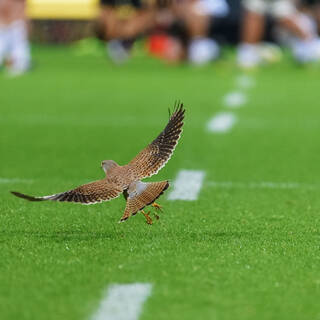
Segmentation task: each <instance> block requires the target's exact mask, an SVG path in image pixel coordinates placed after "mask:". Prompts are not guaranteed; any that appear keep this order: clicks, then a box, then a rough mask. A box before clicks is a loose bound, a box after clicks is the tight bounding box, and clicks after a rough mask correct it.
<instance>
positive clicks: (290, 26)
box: [279, 17, 312, 40]
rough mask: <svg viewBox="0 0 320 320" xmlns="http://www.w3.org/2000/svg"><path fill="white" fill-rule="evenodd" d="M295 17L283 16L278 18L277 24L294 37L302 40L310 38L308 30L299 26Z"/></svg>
mask: <svg viewBox="0 0 320 320" xmlns="http://www.w3.org/2000/svg"><path fill="white" fill-rule="evenodd" d="M296 21H297V19H295V17H285V18H281V19H279V24H280V25H281V26H282V27H283V28H285V29H287V30H288V31H290V32H291V33H292V34H294V35H295V36H296V37H298V38H300V39H302V40H309V39H311V38H312V34H310V32H308V30H304V29H303V28H301V27H300V25H299V24H298V23H297V22H296Z"/></svg>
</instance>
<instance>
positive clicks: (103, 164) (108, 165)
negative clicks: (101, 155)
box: [101, 160, 118, 173]
mask: <svg viewBox="0 0 320 320" xmlns="http://www.w3.org/2000/svg"><path fill="white" fill-rule="evenodd" d="M117 166H118V164H117V163H116V162H115V161H113V160H103V161H102V162H101V168H102V169H103V171H104V172H105V173H107V171H108V170H109V169H111V168H113V167H117Z"/></svg>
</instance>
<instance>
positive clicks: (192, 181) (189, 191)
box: [168, 170, 205, 201]
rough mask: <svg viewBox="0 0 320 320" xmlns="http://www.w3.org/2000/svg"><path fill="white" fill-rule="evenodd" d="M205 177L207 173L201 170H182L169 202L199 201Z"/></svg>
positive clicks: (169, 196) (170, 194) (175, 181)
mask: <svg viewBox="0 0 320 320" xmlns="http://www.w3.org/2000/svg"><path fill="white" fill-rule="evenodd" d="M204 177H205V172H204V171H201V170H180V171H179V172H178V175H177V178H176V179H175V180H174V182H173V189H172V191H171V192H170V193H169V195H168V200H186V201H193V200H197V199H198V196H199V192H200V190H201V188H202V184H203V180H204Z"/></svg>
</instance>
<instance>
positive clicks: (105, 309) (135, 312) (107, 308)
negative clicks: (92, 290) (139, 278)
mask: <svg viewBox="0 0 320 320" xmlns="http://www.w3.org/2000/svg"><path fill="white" fill-rule="evenodd" d="M151 291H152V285H151V284H150V283H132V284H114V285H111V286H109V287H108V290H107V293H106V296H105V297H104V298H103V300H102V301H101V303H100V306H99V309H98V310H97V312H96V313H95V314H94V316H93V317H92V320H138V319H139V316H140V314H141V311H142V306H143V304H144V302H145V301H146V300H147V298H148V297H149V296H150V294H151Z"/></svg>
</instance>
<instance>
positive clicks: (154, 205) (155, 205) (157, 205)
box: [152, 202, 162, 212]
mask: <svg viewBox="0 0 320 320" xmlns="http://www.w3.org/2000/svg"><path fill="white" fill-rule="evenodd" d="M152 207H154V208H155V209H156V210H160V211H161V212H162V206H160V204H157V203H155V202H154V203H153V204H152Z"/></svg>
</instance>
